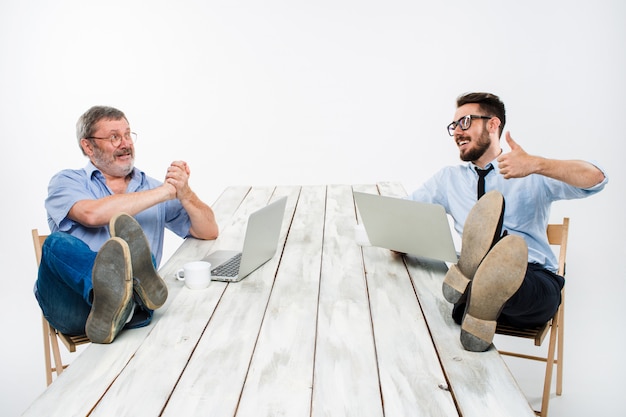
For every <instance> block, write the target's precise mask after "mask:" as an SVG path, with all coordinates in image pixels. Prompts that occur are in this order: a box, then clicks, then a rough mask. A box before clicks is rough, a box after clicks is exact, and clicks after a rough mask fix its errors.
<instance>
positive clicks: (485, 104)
mask: <svg viewBox="0 0 626 417" xmlns="http://www.w3.org/2000/svg"><path fill="white" fill-rule="evenodd" d="M469 103H476V104H478V105H479V106H480V109H481V110H482V111H484V112H485V113H487V114H486V116H496V117H497V118H498V119H500V132H499V133H498V136H501V135H502V131H503V130H504V125H505V123H506V111H505V109H504V103H503V102H502V101H501V100H500V98H499V97H498V96H496V95H495V94H491V93H466V94H463V95H461V96H459V97H458V98H457V99H456V106H457V107H461V106H462V105H464V104H469Z"/></svg>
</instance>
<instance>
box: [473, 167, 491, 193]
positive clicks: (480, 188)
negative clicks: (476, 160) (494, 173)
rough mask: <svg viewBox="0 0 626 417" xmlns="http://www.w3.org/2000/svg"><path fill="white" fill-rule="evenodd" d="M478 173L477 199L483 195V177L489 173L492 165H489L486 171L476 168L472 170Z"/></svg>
mask: <svg viewBox="0 0 626 417" xmlns="http://www.w3.org/2000/svg"><path fill="white" fill-rule="evenodd" d="M474 169H475V170H476V172H477V173H478V198H477V199H480V197H482V196H483V195H484V194H485V177H486V176H487V174H489V171H491V170H492V169H493V165H491V166H490V167H489V168H487V169H480V168H478V167H476V168H474Z"/></svg>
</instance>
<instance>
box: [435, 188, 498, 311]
mask: <svg viewBox="0 0 626 417" xmlns="http://www.w3.org/2000/svg"><path fill="white" fill-rule="evenodd" d="M503 218H504V197H503V196H502V194H500V193H499V192H498V191H495V190H494V191H490V192H488V193H486V194H485V195H483V196H482V197H481V199H480V200H478V202H477V203H476V204H475V205H474V207H473V208H472V209H471V210H470V212H469V214H468V215H467V219H466V220H465V225H464V226H463V236H462V238H461V256H459V261H458V262H457V263H456V265H452V266H451V267H450V269H449V270H448V272H447V273H446V276H445V278H444V280H443V286H442V291H443V296H444V297H445V299H446V300H448V302H450V303H453V304H455V303H457V302H459V301H460V300H461V298H462V297H463V296H464V295H465V291H466V290H467V287H468V285H469V283H470V281H471V280H472V279H473V278H474V274H475V273H476V270H477V269H478V266H479V265H480V263H481V262H482V260H483V259H484V258H485V255H487V252H489V250H490V249H491V248H492V247H493V245H494V244H495V243H496V242H497V241H498V239H499V238H500V235H501V233H502V221H503Z"/></svg>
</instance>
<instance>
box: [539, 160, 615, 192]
mask: <svg viewBox="0 0 626 417" xmlns="http://www.w3.org/2000/svg"><path fill="white" fill-rule="evenodd" d="M535 158H536V164H535V166H536V168H535V170H534V171H535V173H536V174H540V175H544V176H546V177H550V178H554V179H556V180H559V181H563V182H565V183H567V184H570V185H573V186H574V187H579V188H590V187H593V186H594V185H597V184H599V183H600V182H602V181H603V180H604V174H603V173H602V171H600V170H599V169H598V168H597V167H596V166H595V165H593V164H591V163H589V162H586V161H580V160H567V161H562V160H556V159H547V158H542V157H535Z"/></svg>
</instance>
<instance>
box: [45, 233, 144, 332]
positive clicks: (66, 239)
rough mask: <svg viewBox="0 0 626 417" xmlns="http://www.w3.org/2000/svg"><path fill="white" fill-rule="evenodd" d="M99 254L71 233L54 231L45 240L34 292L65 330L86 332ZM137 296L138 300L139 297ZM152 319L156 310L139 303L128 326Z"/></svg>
mask: <svg viewBox="0 0 626 417" xmlns="http://www.w3.org/2000/svg"><path fill="white" fill-rule="evenodd" d="M96 255H97V253H96V252H94V251H92V250H91V249H90V248H89V246H87V244H86V243H85V242H83V241H82V240H80V239H78V238H76V237H74V236H72V235H69V234H67V233H62V232H55V233H52V234H50V236H48V238H47V239H46V240H45V241H44V244H43V247H42V255H41V265H40V266H39V274H38V277H37V282H36V283H35V288H34V292H35V297H36V298H37V301H38V302H39V306H40V307H41V310H42V312H43V315H44V317H45V318H46V320H48V322H49V323H50V324H51V325H52V327H54V328H55V329H57V330H59V331H60V332H62V333H66V334H69V335H78V334H84V333H85V324H86V323H87V317H88V316H89V313H90V311H91V303H92V300H93V294H92V292H93V285H92V281H91V271H92V269H93V264H94V261H95V259H96ZM153 262H154V257H153ZM134 298H135V302H136V303H137V301H139V300H138V299H139V297H134ZM151 319H152V310H148V309H146V308H144V307H142V306H141V304H138V307H137V308H136V309H135V314H134V316H133V319H132V320H131V322H129V323H128V324H127V325H126V326H125V327H126V328H135V327H142V326H146V325H148V324H149V323H150V321H151Z"/></svg>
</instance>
